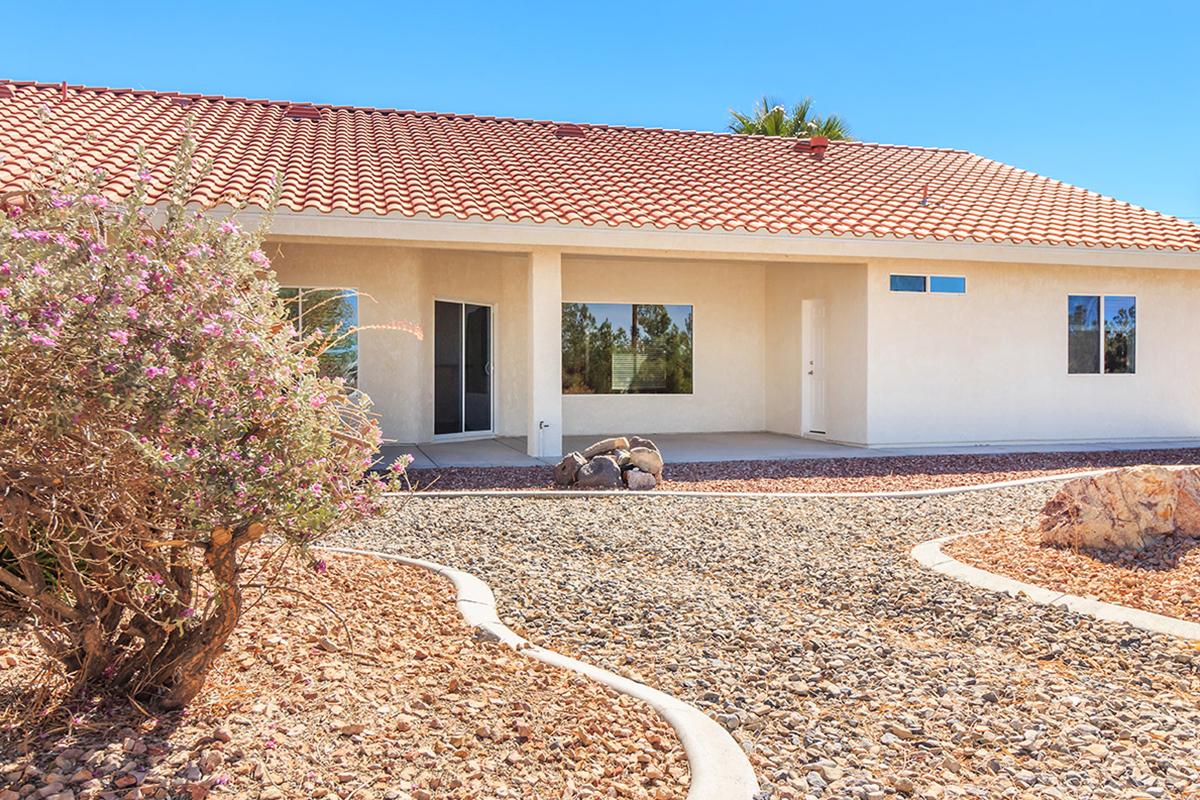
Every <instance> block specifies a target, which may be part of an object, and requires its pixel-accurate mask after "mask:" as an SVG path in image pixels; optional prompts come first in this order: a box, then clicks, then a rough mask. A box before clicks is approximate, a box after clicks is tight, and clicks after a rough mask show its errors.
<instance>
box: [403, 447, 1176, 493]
mask: <svg viewBox="0 0 1200 800" xmlns="http://www.w3.org/2000/svg"><path fill="white" fill-rule="evenodd" d="M1137 464H1200V450H1113V451H1110V452H1103V453H1015V454H1007V455H977V456H976V455H950V456H881V457H878V458H876V457H871V458H810V459H800V460H792V461H718V462H703V463H688V464H682V463H681V464H672V463H668V464H667V468H666V470H665V472H664V478H665V480H664V482H663V484H662V486H661V487H660V488H663V489H676V490H691V491H709V492H887V491H903V490H908V489H938V488H943V487H947V486H967V485H973V484H980V483H999V482H1001V481H1010V480H1017V479H1020V478H1033V477H1037V476H1039V475H1049V474H1053V473H1056V472H1076V471H1080V470H1089V469H1099V468H1101V467H1124V466H1133V465H1137ZM409 474H410V478H411V479H412V481H413V484H414V485H416V486H418V487H422V488H431V489H438V490H445V489H554V488H558V487H555V486H554V476H553V474H552V473H551V470H550V467H488V468H482V469H481V468H479V467H469V468H467V467H443V468H438V469H420V470H410V471H409Z"/></svg>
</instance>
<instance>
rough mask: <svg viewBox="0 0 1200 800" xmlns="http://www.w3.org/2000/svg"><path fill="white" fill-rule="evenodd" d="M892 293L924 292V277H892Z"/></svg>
mask: <svg viewBox="0 0 1200 800" xmlns="http://www.w3.org/2000/svg"><path fill="white" fill-rule="evenodd" d="M892 291H893V292H923V291H925V276H924V275H893V276H892Z"/></svg>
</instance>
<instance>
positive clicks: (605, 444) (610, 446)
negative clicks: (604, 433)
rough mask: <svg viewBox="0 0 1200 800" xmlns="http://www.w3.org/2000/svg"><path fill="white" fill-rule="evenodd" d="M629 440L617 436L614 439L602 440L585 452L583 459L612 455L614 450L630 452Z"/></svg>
mask: <svg viewBox="0 0 1200 800" xmlns="http://www.w3.org/2000/svg"><path fill="white" fill-rule="evenodd" d="M628 449H629V440H628V439H626V438H625V437H624V436H616V437H613V438H612V439H601V440H600V441H598V442H596V443H595V444H593V445H591V446H590V447H588V449H586V450H584V451H583V457H584V458H587V459H591V458H595V457H596V456H601V455H604V454H605V453H611V452H612V451H614V450H628Z"/></svg>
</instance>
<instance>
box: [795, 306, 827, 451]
mask: <svg viewBox="0 0 1200 800" xmlns="http://www.w3.org/2000/svg"><path fill="white" fill-rule="evenodd" d="M800 314H801V320H802V323H803V330H802V332H801V335H802V336H803V337H804V341H803V342H802V345H801V348H800V349H801V357H802V358H803V360H804V364H803V366H804V374H803V381H804V384H803V391H802V393H801V404H800V416H801V429H802V430H803V431H804V433H805V435H807V434H810V433H811V434H816V435H818V436H824V435H825V420H826V407H825V394H826V377H825V372H826V370H825V333H826V330H825V329H826V321H825V301H824V300H805V301H803V303H802V304H801V307H800Z"/></svg>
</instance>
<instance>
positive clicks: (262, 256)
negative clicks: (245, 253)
mask: <svg viewBox="0 0 1200 800" xmlns="http://www.w3.org/2000/svg"><path fill="white" fill-rule="evenodd" d="M250 260H251V261H253V262H254V263H255V264H257V265H258V266H260V267H265V266H266V265H267V264H270V263H271V260H270V259H268V258H267V254H266V253H264V252H263V251H262V250H251V251H250Z"/></svg>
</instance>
